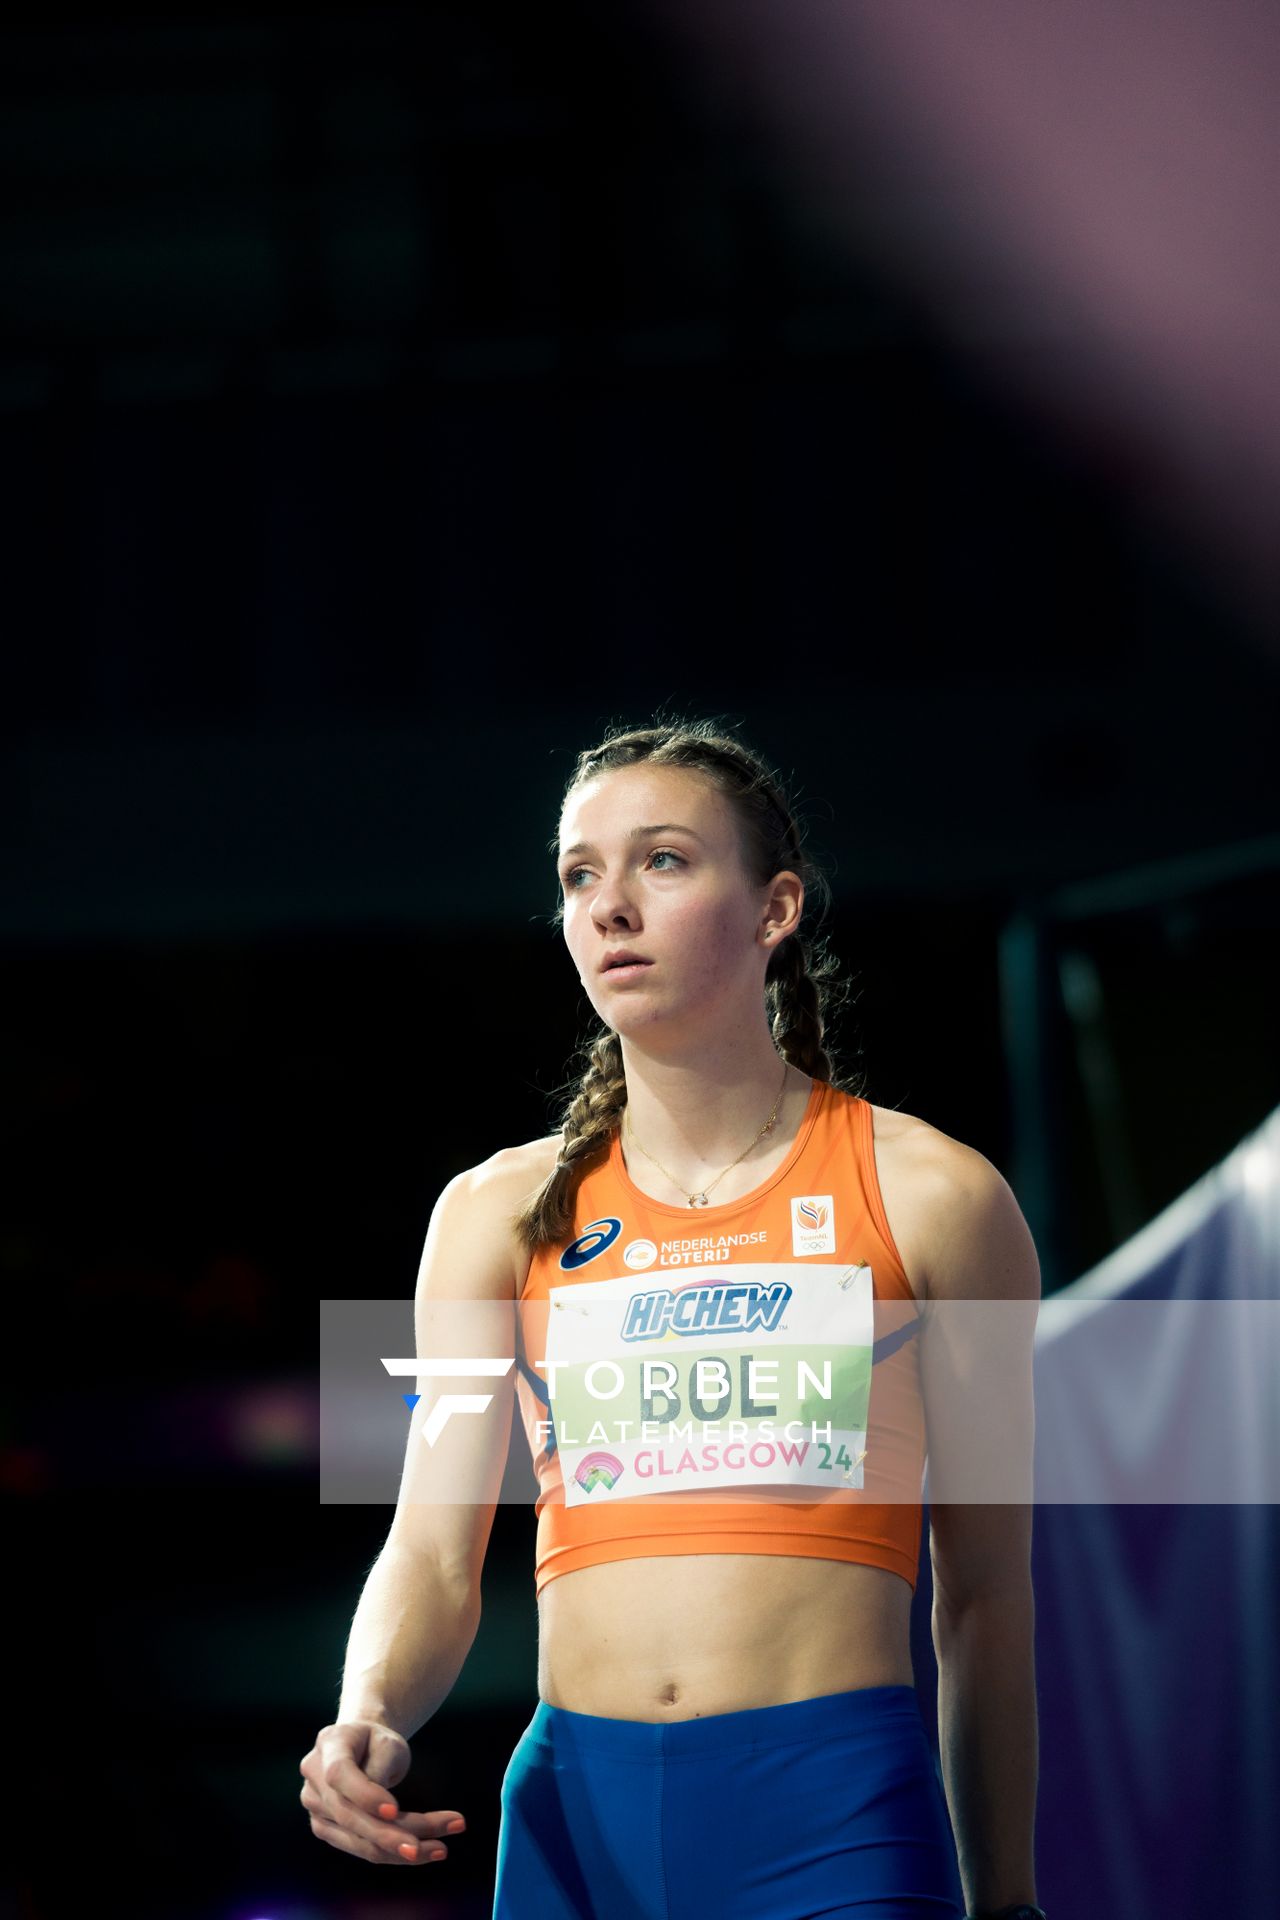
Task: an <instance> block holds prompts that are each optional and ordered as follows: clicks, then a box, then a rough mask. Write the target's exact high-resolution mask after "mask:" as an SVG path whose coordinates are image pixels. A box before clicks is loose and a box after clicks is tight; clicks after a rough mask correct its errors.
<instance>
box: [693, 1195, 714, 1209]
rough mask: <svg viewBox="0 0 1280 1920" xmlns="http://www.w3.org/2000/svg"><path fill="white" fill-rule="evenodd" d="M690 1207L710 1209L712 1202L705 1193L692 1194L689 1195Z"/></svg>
mask: <svg viewBox="0 0 1280 1920" xmlns="http://www.w3.org/2000/svg"><path fill="white" fill-rule="evenodd" d="M689 1205H690V1206H691V1207H709V1206H710V1205H711V1202H710V1201H709V1200H708V1199H707V1196H706V1194H705V1193H691V1194H690V1195H689Z"/></svg>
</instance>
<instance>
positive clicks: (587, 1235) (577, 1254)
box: [560, 1214, 622, 1273]
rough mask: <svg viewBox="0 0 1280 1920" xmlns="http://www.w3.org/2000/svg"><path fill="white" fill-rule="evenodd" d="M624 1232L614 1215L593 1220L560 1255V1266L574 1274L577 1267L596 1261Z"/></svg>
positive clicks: (606, 1215)
mask: <svg viewBox="0 0 1280 1920" xmlns="http://www.w3.org/2000/svg"><path fill="white" fill-rule="evenodd" d="M621 1232H622V1222H621V1220H618V1219H616V1218H615V1217H614V1216H613V1215H612V1214H605V1215H603V1216H602V1218H601V1219H599V1220H593V1221H592V1222H591V1224H590V1226H588V1227H584V1229H583V1231H582V1232H581V1233H580V1234H579V1235H578V1237H577V1239H576V1240H571V1241H570V1242H569V1244H568V1246H567V1247H566V1248H565V1250H564V1252H563V1253H562V1254H561V1255H560V1266H561V1268H562V1270H563V1271H564V1272H565V1273H572V1272H573V1270H574V1268H575V1267H585V1266H586V1264H587V1262H588V1260H594V1259H596V1257H597V1256H598V1255H599V1254H602V1253H603V1252H604V1251H605V1249H606V1248H607V1247H611V1246H612V1245H613V1243H614V1241H615V1240H616V1239H617V1237H618V1235H619V1234H620V1233H621Z"/></svg>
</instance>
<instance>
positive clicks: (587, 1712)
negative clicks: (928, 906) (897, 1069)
mask: <svg viewBox="0 0 1280 1920" xmlns="http://www.w3.org/2000/svg"><path fill="white" fill-rule="evenodd" d="M803 839H804V835H803V832H802V829H801V827H800V825H799V823H798V822H797V820H796V819H795V817H794V816H793V812H792V809H791V807H790V806H789V804H788V801H787V798H786V796H785V794H784V792H783V789H782V786H781V784H780V781H779V779H778V778H777V776H776V775H775V774H774V773H773V772H772V771H771V770H770V769H769V768H768V767H767V766H766V765H765V764H764V763H763V761H762V760H761V759H760V758H759V757H758V756H757V755H756V754H754V753H753V752H752V751H750V750H749V749H748V748H747V747H746V746H745V745H744V744H743V743H742V742H741V741H740V740H739V739H738V738H737V737H736V735H735V734H734V733H732V732H731V731H727V730H722V729H720V728H719V727H718V726H717V724H716V723H715V722H711V721H689V722H680V721H675V722H665V723H663V724H660V725H655V726H651V727H645V728H639V729H635V730H630V731H623V730H620V729H615V730H612V731H610V732H609V733H608V734H607V735H606V737H605V739H604V740H603V742H602V743H601V744H600V745H598V746H597V747H595V748H593V749H591V750H589V751H587V752H584V753H583V754H582V755H581V756H580V758H579V761H578V763H577V766H576V767H575V769H574V772H573V776H572V778H571V780H570V782H569V785H568V788H567V790H566V793H565V796H564V801H563V805H562V808H561V814H560V820H559V830H558V834H557V836H556V843H555V844H556V849H557V867H558V876H559V883H560V889H561V900H560V905H559V908H558V911H557V916H556V919H557V924H559V925H561V926H562V929H563V934H564V939H565V941H566V943H567V945H568V948H569V952H570V954H571V956H572V958H573V962H574V965H575V966H576V968H577V971H578V974H579V976H580V978H581V981H582V984H583V986H584V988H585V990H586V992H587V994H588V996H589V998H590V1000H591V1003H592V1006H593V1007H594V1008H595V1010H596V1012H597V1013H598V1015H599V1016H600V1021H601V1026H600V1029H599V1031H598V1032H597V1033H596V1034H595V1035H594V1037H593V1038H592V1039H591V1040H589V1041H588V1043H587V1045H586V1046H585V1048H584V1063H583V1070H582V1072H581V1075H580V1077H579V1078H577V1079H576V1080H575V1081H574V1083H573V1085H572V1089H571V1092H570V1095H569V1098H568V1100H567V1102H566V1104H565V1106H564V1110H563V1115H562V1118H561V1124H560V1127H559V1129H558V1131H557V1132H556V1133H554V1134H552V1135H550V1136H548V1137H546V1138H544V1139H539V1140H534V1141H531V1142H528V1143H526V1144H524V1145H521V1146H514V1147H507V1148H504V1149H502V1150H500V1151H499V1152H497V1153H496V1154H495V1155H494V1156H493V1157H492V1158H491V1159H490V1160H488V1161H486V1162H484V1163H483V1164H482V1165H480V1166H477V1167H475V1168H472V1169H470V1170H468V1171H467V1172H466V1173H464V1174H461V1175H459V1176H457V1178H455V1179H454V1180H453V1181H451V1182H450V1183H449V1185H448V1186H447V1187H446V1188H445V1190H444V1192H443V1193H442V1194H441V1196H440V1198H439V1200H438V1201H437V1203H436V1208H435V1210H434V1212H433V1215H432V1221H431V1226H430V1229H429V1232H428V1236H427V1245H426V1249H425V1251H424V1255H423V1266H422V1272H421V1275H420V1278H419V1291H418V1304H419V1310H420V1311H421V1310H422V1307H423V1303H424V1302H425V1301H430V1300H431V1299H433V1298H442V1297H444V1296H445V1295H449V1296H450V1297H455V1296H456V1295H457V1294H458V1293H459V1292H466V1293H467V1294H468V1295H469V1296H471V1297H474V1299H475V1300H477V1301H482V1300H483V1301H495V1302H499V1301H500V1302H506V1303H511V1302H515V1303H517V1307H518V1308H519V1309H520V1310H522V1311H525V1312H527V1313H528V1314H530V1315H532V1316H533V1319H532V1320H531V1321H526V1322H525V1323H524V1324H525V1333H526V1335H527V1336H528V1337H527V1338H525V1339H524V1340H523V1343H522V1345H523V1350H522V1351H521V1352H519V1353H518V1355H517V1360H516V1368H515V1370H514V1372H513V1375H512V1377H511V1381H510V1382H504V1383H503V1385H504V1391H503V1392H499V1393H495V1394H493V1399H492V1405H491V1407H490V1408H489V1410H488V1411H487V1412H486V1413H485V1414H484V1415H483V1418H482V1419H472V1420H471V1421H469V1422H466V1423H465V1424H466V1426H467V1428H468V1432H469V1433H470V1432H471V1430H473V1429H474V1430H475V1432H476V1433H477V1434H478V1433H479V1431H480V1430H481V1429H482V1428H483V1430H484V1433H485V1435H486V1440H485V1442H484V1443H483V1444H485V1445H487V1446H488V1447H490V1448H491V1449H492V1454H493V1461H495V1462H496V1461H497V1460H498V1458H499V1454H500V1452H505V1447H506V1442H507V1437H508V1433H509V1429H510V1418H511V1399H510V1392H511V1390H512V1385H513V1386H514V1391H515V1393H516V1395H517V1397H518V1401H519V1405H520V1410H521V1413H522V1415H523V1418H524V1423H525V1427H526V1431H527V1433H528V1435H529V1440H530V1446H531V1450H532V1456H533V1460H534V1465H535V1468H536V1471H537V1474H538V1480H539V1486H540V1492H539V1498H538V1503H537V1515H538V1529H537V1557H536V1585H537V1596H538V1614H539V1654H538V1696H539V1698H538V1705H537V1707H536V1710H535V1711H534V1714H533V1717H532V1720H531V1721H530V1723H529V1726H528V1728H527V1729H526V1731H525V1732H524V1734H523V1735H522V1736H521V1739H520V1741H519V1743H518V1744H517V1747H516V1750H515V1752H514V1754H513V1755H512V1757H511V1761H510V1763H509V1765H508V1767H507V1770H506V1774H505V1777H504V1780H503V1785H502V1798H501V1814H502V1820H501V1830H500V1835H499V1842H498V1859H497V1876H496V1887H495V1894H494V1907H493V1913H494V1920H588V1917H590V1916H599V1917H600V1920H694V1916H699V1917H700V1916H704V1915H715V1916H726V1917H730V1920H809V1916H816V1915H819V1914H822V1915H826V1916H839V1915H847V1916H858V1920H908V1916H912V1917H915V1920H924V1916H929V1920H957V1917H958V1916H960V1915H962V1914H964V1913H965V1912H966V1910H967V1911H968V1912H969V1913H971V1914H977V1915H983V1916H990V1915H996V1914H999V1915H1002V1916H1009V1917H1010V1920H1012V1916H1017V1920H1035V1916H1036V1915H1038V1914H1039V1913H1040V1909H1038V1908H1037V1907H1036V1906H1035V1905H1034V1901H1035V1880H1034V1867H1033V1858H1032V1855H1033V1825H1034V1807H1035V1792H1036V1769H1037V1733H1036V1712H1035V1682H1034V1671H1033V1668H1034V1661H1033V1597H1032V1589H1031V1576H1030V1537H1031V1517H1030V1516H1031V1509H1030V1506H1029V1505H1026V1504H1021V1505H1020V1504H1014V1503H1010V1504H999V1505H996V1504H991V1505H973V1504H970V1505H964V1504H948V1505H937V1504H931V1507H930V1529H929V1546H930V1554H931V1566H932V1575H933V1591H934V1605H933V1615H932V1630H933V1638H934V1645H935V1648H936V1651H937V1656H938V1670H939V1687H938V1719H939V1728H940V1742H941V1761H942V1775H943V1780H942V1781H941V1782H940V1781H939V1777H938V1773H937V1771H936V1770H935V1766H934V1761H933V1755H932V1751H931V1748H930V1745H929V1741H928V1738H927V1735H926V1733H925V1729H924V1723H923V1720H922V1717H921V1713H920V1708H919V1704H918V1700H917V1696H916V1691H915V1679H914V1673H913V1669H912V1662H911V1655H910V1648H909V1623H910V1613H911V1601H912V1595H913V1592H914V1589H915V1585H916V1575H917V1565H918V1561H917V1555H918V1551H919V1546H920V1529H921V1517H922V1507H921V1504H920V1491H921V1472H922V1467H923V1462H924V1458H925V1455H926V1451H927V1443H928V1442H932V1443H933V1445H934V1450H935V1453H936V1451H937V1443H938V1439H939V1430H938V1428H937V1426H936V1425H935V1423H934V1421H933V1420H932V1419H931V1420H930V1422H929V1426H928V1431H927V1433H926V1430H925V1423H924V1417H923V1396H922V1385H924V1386H927V1376H928V1374H929V1371H930V1368H931V1366H932V1367H933V1368H934V1369H935V1371H936V1369H937V1368H938V1366H939V1364H940V1363H939V1361H938V1359H937V1358H936V1357H934V1358H932V1359H931V1344H930V1336H931V1333H932V1331H933V1325H934V1322H933V1318H932V1317H931V1316H933V1315H934V1313H935V1308H936V1304H937V1303H938V1302H940V1301H945V1300H947V1299H949V1298H951V1299H960V1300H974V1299H981V1300H993V1299H1000V1300H1036V1299H1038V1297H1039V1269H1038V1263H1037V1260H1036V1255H1035V1249H1034V1246H1033V1244H1032V1241H1031V1236H1030V1233H1029V1232H1028V1229H1027V1227H1026V1223H1025V1221H1024V1220H1023V1217H1022V1215H1021V1213H1020V1211H1019V1209H1018V1206H1017V1203H1016V1201H1015V1200H1014V1198H1013V1195H1012V1193H1011V1192H1010V1190H1009V1188H1008V1186H1007V1184H1006V1183H1005V1181H1004V1180H1003V1179H1002V1177H1001V1176H1000V1174H999V1173H998V1172H997V1171H996V1169H995V1168H994V1167H993V1166H992V1165H991V1163H990V1162H989V1161H988V1160H986V1159H985V1158H984V1157H983V1155H982V1154H980V1153H978V1152H977V1151H975V1150H974V1149H972V1148H969V1147H967V1146H965V1145H963V1144H961V1143H960V1142H958V1141H956V1140H953V1139H951V1138H949V1137H948V1136H947V1135H945V1134H943V1133H941V1132H939V1131H938V1130H937V1129H935V1128H934V1127H932V1126H930V1125H928V1124H927V1123H926V1122H925V1121H923V1120H919V1119H915V1118H913V1117H912V1116H910V1115H907V1114H904V1113H900V1112H897V1111H894V1110H892V1109H888V1108H883V1107H879V1106H873V1105H871V1104H870V1103H869V1102H867V1101H866V1100H865V1099H864V1098H862V1097H861V1095H860V1094H859V1093H858V1092H857V1091H856V1090H855V1088H854V1086H853V1085H851V1084H846V1083H845V1082H844V1081H843V1080H842V1079H841V1078H840V1077H839V1076H838V1074H837V1073H836V1071H835V1068H834V1065H833V1060H832V1057H831V1055H830V1054H829V1053H828V1051H827V1048H826V1045H825V1044H824V1022H825V1020H826V1018H827V1017H828V1016H829V1015H830V1013H831V1011H832V1008H833V1006H834V1005H836V1004H838V999H839V996H840V993H841V992H842V991H843V987H842V983H841V982H840V981H839V979H838V974H837V968H836V965H835V963H834V961H833V959H832V957H831V955H830V954H829V952H828V951H827V950H826V947H825V942H824V943H823V944H822V946H821V947H819V945H818V943H817V942H816V940H815V939H814V937H813V935H812V934H810V933H808V932H807V931H806V930H805V927H804V915H805V905H806V895H807V894H809V893H815V894H818V895H819V896H821V898H822V900H823V901H824V903H825V900H826V898H827V887H826V882H825V880H824V878H823V876H822V874H821V873H820V872H819V871H818V869H817V867H816V865H815V863H814V862H813V861H812V859H811V858H810V856H809V854H808V853H807V851H806V849H805V847H804V845H803ZM939 1318H940V1316H939ZM421 1325H422V1322H421V1320H420V1321H419V1326H420V1328H421ZM530 1326H534V1327H536V1332H534V1333H532V1334H529V1331H528V1330H529V1327H530ZM494 1351H495V1352H496V1351H498V1349H494ZM698 1362H701V1363H702V1371H701V1372H699V1370H698V1366H697V1363H698ZM802 1362H803V1363H805V1364H804V1365H803V1366H802V1365H801V1364H800V1363H802ZM644 1363H648V1371H647V1372H646V1371H644V1370H643V1366H644ZM593 1368H594V1383H593V1384H590V1385H588V1386H584V1381H586V1380H587V1379H588V1377H589V1376H590V1375H591V1373H592V1369H593ZM833 1378H834V1380H835V1386H834V1387H833V1386H832V1380H833ZM454 1384H456V1383H454V1382H450V1385H451V1386H453V1385H454ZM485 1384H487V1385H489V1386H490V1387H492V1384H493V1383H492V1382H487V1383H485ZM611 1388H612V1389H613V1394H612V1397H609V1389H611ZM1002 1391H1003V1392H1007V1395H1008V1396H1009V1399H1010V1401H1011V1403H1012V1404H1013V1405H1014V1406H1015V1408H1017V1409H1019V1410H1020V1409H1021V1408H1022V1406H1023V1402H1024V1401H1025V1400H1027V1399H1028V1398H1029V1393H1030V1351H1029V1343H1028V1347H1027V1350H1026V1351H1025V1353H1023V1354H1022V1355H1021V1356H1020V1359H1019V1360H1018V1363H1017V1364H1015V1365H1013V1366H1012V1367H1010V1368H1009V1369H1007V1371H1006V1375H1005V1377H1004V1378H1003V1380H1002ZM930 1404H932V1403H930ZM815 1413H818V1414H820V1415H822V1416H823V1417H822V1418H821V1419H818V1420H814V1419H813V1418H812V1417H811V1416H813V1415H814V1414H815ZM455 1424H457V1425H462V1424H464V1423H462V1422H456V1423H455ZM1015 1425H1016V1422H1015ZM1019 1430H1021V1429H1019ZM472 1444H480V1442H479V1441H478V1440H476V1441H474V1442H472ZM418 1451H419V1452H421V1451H422V1450H421V1449H419V1450H418ZM492 1471H493V1469H492V1465H491V1468H490V1472H491V1474H492ZM413 1474H414V1468H413V1466H412V1461H411V1463H410V1465H409V1466H407V1468H406V1476H405V1484H404V1487H402V1492H401V1500H400V1503H399V1505H398V1507H397V1510H396V1514H395V1518H394V1520H393V1522H392V1526H391V1529H390V1532H389V1535H388V1540H387V1543H386V1546H385V1547H384V1549H383V1552H382V1554H381V1556H380V1558H379V1560H378V1562H377V1563H375V1566H374V1568H373V1570H372V1571H371V1573H370V1575H369V1579H368V1582H367V1584H366V1586H365V1590H364V1593H363V1595H362V1598H361V1602H360V1606H359V1609H358V1611H357V1614H356V1618H355V1622H354V1624H353V1627H352V1632H351V1639H350V1644H349V1647H348V1652H347V1661H346V1671H345V1679H344V1685H343V1692H342V1698H341V1701H340V1705H339V1710H338V1715H337V1719H336V1721H334V1722H333V1723H332V1724H330V1725H329V1726H326V1727H324V1728H322V1729H321V1731H320V1733H319V1735H318V1736H317V1739H316V1743H315V1745H314V1747H313V1748H312V1749H311V1751H310V1752H309V1753H308V1754H307V1756H306V1757H305V1759H304V1760H303V1762H302V1766H301V1771H302V1773H303V1776H304V1785H303V1789H302V1794H301V1799H302V1804H303V1806H304V1807H306V1808H307V1809H308V1811H309V1813H310V1815H311V1827H312V1831H313V1832H314V1833H315V1834H316V1835H317V1836H318V1837H319V1838H321V1839H323V1840H326V1841H328V1842H329V1843H330V1844H332V1845H333V1846H336V1847H338V1848H340V1849H342V1850H343V1851H346V1852H349V1853H354V1854H358V1855H360V1856H362V1857H363V1858H365V1859H368V1860H374V1861H379V1862H387V1863H398V1864H420V1863H425V1862H428V1861H431V1860H439V1859H444V1858H447V1853H448V1849H447V1846H446V1843H445V1841H444V1839H443V1837H442V1836H444V1835H446V1834H452V1833H455V1832H459V1831H463V1830H464V1828H465V1821H464V1819H463V1816H462V1815H461V1814H459V1813H457V1812H455V1811H444V1812H432V1813H412V1812H408V1811H405V1810H404V1809H402V1808H401V1806H400V1804H399V1802H398V1800H397V1799H396V1797H395V1796H394V1794H393V1793H391V1792H390V1791H389V1789H390V1788H392V1787H393V1786H394V1785H395V1783H396V1782H397V1781H399V1780H400V1779H402V1778H403V1777H404V1774H405V1772H406V1771H407V1769H408V1766H409V1758H410V1756H409V1748H408V1741H409V1739H410V1738H411V1737H412V1735H413V1734H414V1733H415V1732H416V1731H417V1730H418V1728H419V1727H421V1726H422V1725H423V1724H424V1723H425V1722H426V1721H427V1720H428V1719H429V1718H430V1717H431V1715H432V1714H433V1713H434V1712H435V1711H436V1710H437V1708H438V1707H439V1706H440V1705H441V1703H442V1702H443V1700H444V1699H445V1698H446V1697H447V1695H448V1693H449V1690H450V1688H451V1687H452V1685H453V1684H454V1681H455V1680H456V1678H457V1676H458V1673H459V1671H460V1670H461V1667H462V1664H463V1661H464V1660H465V1658H466V1655H467V1652H468V1650H469V1648H470V1646H471V1644H472V1641H473V1640H474V1637H475V1633H476V1629H477V1626H478V1623H479V1617H480V1574H481V1568H482V1565H483V1561H484V1555H485V1550H486V1547H487V1544H488V1538H489V1532H490V1528H491V1524H492V1517H493V1502H492V1500H489V1501H484V1500H478V1501H476V1502H475V1503H473V1504H471V1505H469V1506H468V1505H462V1504H453V1505H439V1504H434V1503H430V1502H426V1501H424V1500H422V1499H421V1498H419V1499H418V1500H414V1499H413V1497H412V1492H413ZM487 1484H488V1485H489V1486H490V1488H492V1486H493V1484H494V1482H493V1479H492V1478H490V1480H489V1482H488V1483H487ZM944 1783H945V1797H944ZM948 1814H949V1815H950V1818H948Z"/></svg>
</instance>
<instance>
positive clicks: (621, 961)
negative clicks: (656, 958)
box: [600, 948, 653, 973]
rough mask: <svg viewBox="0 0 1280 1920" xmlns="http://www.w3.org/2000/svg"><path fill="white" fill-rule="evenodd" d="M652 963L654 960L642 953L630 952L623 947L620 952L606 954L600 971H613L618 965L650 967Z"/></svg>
mask: <svg viewBox="0 0 1280 1920" xmlns="http://www.w3.org/2000/svg"><path fill="white" fill-rule="evenodd" d="M652 965H653V962H652V961H651V960H647V959H646V958H645V956H644V955H643V954H642V953H628V952H627V951H626V949H625V948H623V949H622V950H621V951H620V952H618V953H610V954H606V956H605V958H604V961H603V962H602V964H601V967H600V971H601V973H612V972H613V971H614V969H615V968H617V967H649V966H652Z"/></svg>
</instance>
